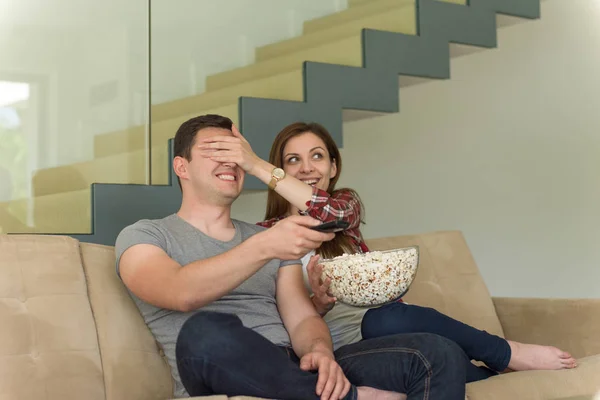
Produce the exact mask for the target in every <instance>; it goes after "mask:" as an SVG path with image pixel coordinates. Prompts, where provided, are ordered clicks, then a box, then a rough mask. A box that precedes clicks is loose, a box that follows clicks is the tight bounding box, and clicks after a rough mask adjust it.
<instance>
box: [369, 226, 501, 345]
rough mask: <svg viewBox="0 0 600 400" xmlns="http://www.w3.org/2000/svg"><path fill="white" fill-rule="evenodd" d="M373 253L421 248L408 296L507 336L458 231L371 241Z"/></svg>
mask: <svg viewBox="0 0 600 400" xmlns="http://www.w3.org/2000/svg"><path fill="white" fill-rule="evenodd" d="M367 245H368V246H369V249H370V250H389V249H395V248H401V247H408V246H414V245H417V246H419V269H418V271H417V276H416V278H415V281H414V282H413V284H412V285H411V287H410V290H409V291H408V293H407V294H406V296H405V297H404V300H406V302H408V303H413V304H417V305H420V306H426V307H432V308H435V309H436V310H438V311H440V312H442V313H444V314H446V315H449V316H451V317H453V318H455V319H457V320H459V321H462V322H464V323H466V324H469V325H471V326H474V327H476V328H478V329H482V330H485V331H487V332H489V333H493V334H496V335H499V336H502V337H504V332H503V330H502V326H501V325H500V320H499V319H498V315H497V314H496V310H495V308H494V304H493V302H492V298H491V296H490V293H489V291H488V289H487V286H486V285H485V283H484V281H483V278H482V277H481V274H480V273H479V269H478V268H477V265H476V264H475V260H474V259H473V256H472V255H471V252H470V251H469V247H468V246H467V243H466V241H465V238H464V237H463V235H462V234H461V232H458V231H444V232H432V233H425V234H419V235H409V236H395V237H386V238H378V239H371V240H367Z"/></svg>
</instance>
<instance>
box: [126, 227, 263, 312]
mask: <svg viewBox="0 0 600 400" xmlns="http://www.w3.org/2000/svg"><path fill="white" fill-rule="evenodd" d="M262 239H264V238H263V237H262V236H259V235H255V236H253V237H251V238H250V239H248V240H247V241H245V242H243V243H241V244H240V245H239V246H237V247H235V248H234V249H232V250H230V251H227V252H225V253H222V254H219V255H217V256H214V257H210V258H206V259H203V260H198V261H195V262H192V263H190V264H187V265H185V266H183V268H182V265H180V264H179V263H177V262H176V261H175V260H173V259H172V258H171V257H169V256H168V255H167V253H165V251H164V250H162V249H161V248H159V247H156V246H154V245H150V244H138V245H135V246H132V247H130V248H129V249H128V250H126V251H125V252H124V253H123V255H122V256H121V260H120V262H119V271H120V273H121V279H123V282H124V283H125V285H126V286H127V287H128V288H129V290H131V291H132V292H133V293H134V294H135V295H136V296H138V297H139V298H140V299H142V300H144V301H145V302H147V303H150V304H152V305H154V306H156V307H160V308H167V309H171V310H177V311H182V312H188V311H192V310H195V309H197V308H199V307H202V306H204V305H206V304H208V303H211V302H213V301H215V300H217V299H219V298H221V297H223V296H224V295H226V294H227V293H229V292H231V291H232V290H233V289H235V288H236V287H238V286H239V285H240V284H241V283H242V282H244V281H245V280H246V279H248V278H249V277H250V276H252V275H253V274H254V273H255V272H256V271H258V270H259V269H260V268H261V267H262V266H263V265H265V264H266V263H267V262H268V260H269V252H268V251H266V249H265V246H264V241H263V240H262ZM240 260H244V262H240Z"/></svg>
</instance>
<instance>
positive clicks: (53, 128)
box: [0, 0, 149, 233]
mask: <svg viewBox="0 0 600 400" xmlns="http://www.w3.org/2000/svg"><path fill="white" fill-rule="evenodd" d="M147 4H148V3H147V1H144V0H130V1H127V2H121V1H117V0H106V1H102V2H98V1H93V0H80V1H77V2H68V1H64V0H27V1H21V0H0V231H1V232H4V233H7V232H50V233H54V232H56V233H59V232H88V231H89V230H90V203H91V202H90V185H91V184H92V183H94V182H112V181H114V182H135V183H147V182H148V177H147V170H148V167H147V165H146V164H147V161H146V156H147V155H146V154H145V153H144V152H143V151H142V152H141V153H140V154H139V155H136V156H135V157H126V158H119V157H118V156H117V157H115V158H113V159H111V160H102V159H101V158H98V154H97V149H96V147H95V139H96V138H97V137H98V136H100V135H102V134H105V133H108V132H122V131H126V130H127V129H130V128H131V127H142V129H144V127H145V126H147V125H148V117H147V114H148V113H147V109H148V107H147V104H148V96H149V90H148V78H147V77H148V67H147V65H148V48H149V46H148V31H149V26H148V25H149V22H148V21H149V19H148V10H147Z"/></svg>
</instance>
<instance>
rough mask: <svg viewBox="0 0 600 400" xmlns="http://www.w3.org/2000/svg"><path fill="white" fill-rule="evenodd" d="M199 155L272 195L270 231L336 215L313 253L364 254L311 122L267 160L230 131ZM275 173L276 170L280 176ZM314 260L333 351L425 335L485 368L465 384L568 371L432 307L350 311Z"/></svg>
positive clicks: (559, 361) (556, 357)
mask: <svg viewBox="0 0 600 400" xmlns="http://www.w3.org/2000/svg"><path fill="white" fill-rule="evenodd" d="M199 146H200V147H201V148H202V149H203V152H202V154H203V156H206V157H210V158H212V159H213V160H215V161H219V162H231V163H236V164H237V165H238V166H239V167H240V168H242V169H243V170H244V171H245V172H247V173H249V174H251V175H254V176H256V177H257V178H258V179H260V180H262V181H263V182H264V183H266V184H269V187H270V188H272V189H273V190H270V191H269V194H268V199H267V211H266V218H265V221H263V222H261V223H259V224H260V225H262V226H265V227H271V226H273V225H274V224H275V223H277V221H279V220H281V219H283V218H285V217H287V216H289V215H294V214H298V213H300V214H305V215H310V216H312V217H314V218H316V219H319V220H321V221H323V222H328V221H332V220H334V219H336V218H342V219H343V220H345V221H347V222H349V224H350V225H349V227H348V228H347V229H346V230H344V231H343V232H338V233H337V234H336V236H335V238H334V239H333V240H331V241H329V242H326V243H323V245H322V246H321V247H320V248H319V249H318V251H317V253H318V254H319V255H320V256H323V257H324V258H331V257H334V256H337V255H341V254H343V253H356V252H366V251H369V249H368V248H367V246H366V244H365V242H364V240H363V237H362V234H361V232H360V223H361V222H362V217H363V215H364V212H363V206H362V202H361V200H360V198H359V196H358V194H357V193H356V192H355V191H354V190H352V189H338V190H336V189H335V185H336V183H337V181H338V178H339V176H340V173H341V170H342V159H341V155H340V152H339V149H338V147H337V146H336V144H335V142H334V141H333V139H332V138H331V135H330V134H329V132H327V130H326V129H325V128H324V127H323V126H321V125H319V124H316V123H312V124H305V123H300V122H299V123H295V124H291V125H289V126H287V127H285V128H284V129H283V130H282V131H281V132H280V133H279V134H278V135H277V137H276V138H275V141H274V143H273V146H272V148H271V153H270V156H269V162H266V161H264V160H262V159H260V158H259V157H257V156H256V154H254V152H253V151H252V149H251V147H250V145H249V144H248V142H247V141H246V140H245V139H244V138H243V136H242V135H241V134H240V133H239V131H237V129H236V128H235V127H234V129H233V137H227V136H215V137H212V138H208V139H206V140H205V141H204V142H203V143H201V144H200V145H199ZM276 168H280V169H283V171H284V172H285V174H283V173H282V172H281V171H278V170H277V169H276ZM318 257H319V256H312V255H311V254H308V255H307V256H305V257H304V258H303V260H302V261H303V267H304V273H305V282H306V283H307V286H309V288H310V290H311V292H312V300H313V304H314V306H315V309H316V310H317V311H318V312H319V314H321V315H322V316H323V317H324V319H325V320H326V322H327V324H328V326H329V328H330V330H331V334H332V338H333V341H334V347H335V348H338V347H340V346H342V345H344V344H348V343H353V342H355V341H358V340H361V339H363V338H364V339H369V338H373V337H379V336H384V335H390V334H398V333H414V332H430V333H435V334H438V335H441V336H444V337H446V338H449V339H451V340H453V341H455V342H456V343H458V345H460V346H461V347H462V349H463V350H464V351H465V353H466V354H467V355H468V356H469V357H470V358H471V359H473V360H478V361H482V362H484V363H485V364H486V365H487V366H488V367H489V368H485V367H476V366H475V365H473V364H470V366H469V368H468V373H467V382H472V381H476V380H480V379H485V378H487V377H489V376H491V375H495V374H497V373H498V372H502V371H505V370H507V369H508V370H529V369H563V368H574V367H576V361H575V359H574V358H573V357H571V355H570V354H568V353H567V352H564V351H562V350H560V349H557V348H555V347H551V346H539V345H532V344H523V343H518V342H513V341H507V340H505V339H503V338H500V337H498V336H496V335H491V334H489V333H487V332H485V331H481V330H478V329H476V328H473V327H471V326H468V325H466V324H463V323H462V322H459V321H456V320H454V319H452V318H450V317H448V316H446V315H444V314H441V313H439V312H438V311H436V310H434V309H432V308H426V307H420V306H417V305H409V304H406V303H404V302H402V301H398V302H395V303H392V304H387V305H384V306H381V307H376V308H371V309H364V308H355V307H351V306H348V305H345V304H343V303H336V299H335V298H332V297H330V296H329V295H328V294H327V291H328V288H329V283H330V282H329V279H327V280H326V281H325V282H321V281H320V278H319V277H320V276H321V268H320V266H318V265H317V261H318Z"/></svg>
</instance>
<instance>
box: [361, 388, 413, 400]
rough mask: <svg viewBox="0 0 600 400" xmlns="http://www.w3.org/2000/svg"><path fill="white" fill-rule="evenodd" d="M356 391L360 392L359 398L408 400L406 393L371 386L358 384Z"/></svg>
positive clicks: (366, 399)
mask: <svg viewBox="0 0 600 400" xmlns="http://www.w3.org/2000/svg"><path fill="white" fill-rule="evenodd" d="M356 391H357V392H358V400H406V395H405V394H402V393H396V392H389V391H387V390H381V389H375V388H372V387H369V386H358V387H357V388H356Z"/></svg>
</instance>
